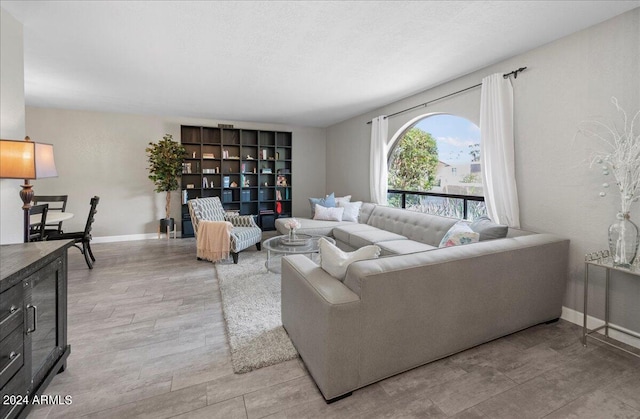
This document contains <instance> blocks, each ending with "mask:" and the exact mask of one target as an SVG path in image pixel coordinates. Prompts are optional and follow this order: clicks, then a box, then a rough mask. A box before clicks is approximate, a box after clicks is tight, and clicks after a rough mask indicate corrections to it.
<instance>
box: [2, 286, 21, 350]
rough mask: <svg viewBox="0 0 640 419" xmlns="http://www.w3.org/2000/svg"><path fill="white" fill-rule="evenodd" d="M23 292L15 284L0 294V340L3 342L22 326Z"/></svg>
mask: <svg viewBox="0 0 640 419" xmlns="http://www.w3.org/2000/svg"><path fill="white" fill-rule="evenodd" d="M23 295H24V290H23V287H22V284H16V285H14V286H13V287H11V288H9V289H8V290H6V291H5V292H3V293H2V294H0V340H3V339H4V338H6V337H7V336H9V334H10V333H11V332H12V331H13V329H15V328H16V327H18V326H22V324H23V323H22V322H23V316H24V312H23V310H22V301H23Z"/></svg>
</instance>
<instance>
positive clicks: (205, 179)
mask: <svg viewBox="0 0 640 419" xmlns="http://www.w3.org/2000/svg"><path fill="white" fill-rule="evenodd" d="M202 187H203V188H205V189H206V188H208V187H209V180H207V177H206V176H205V177H203V178H202Z"/></svg>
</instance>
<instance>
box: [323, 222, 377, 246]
mask: <svg viewBox="0 0 640 419" xmlns="http://www.w3.org/2000/svg"><path fill="white" fill-rule="evenodd" d="M356 231H379V229H377V228H375V227H371V226H370V225H368V224H360V223H350V224H344V223H343V224H341V225H339V226H336V227H334V229H333V237H335V239H336V240H339V241H341V242H344V243H349V236H350V235H351V233H354V232H356Z"/></svg>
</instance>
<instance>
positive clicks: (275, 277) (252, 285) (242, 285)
mask: <svg viewBox="0 0 640 419" xmlns="http://www.w3.org/2000/svg"><path fill="white" fill-rule="evenodd" d="M265 261H266V251H261V252H257V251H256V252H251V251H245V252H242V253H240V255H239V261H238V264H237V265H234V264H233V263H216V264H215V267H216V271H217V273H218V281H219V284H220V294H221V295H222V310H223V313H224V318H225V322H226V326H227V334H228V336H229V346H230V347H231V363H232V366H233V370H234V372H236V373H238V374H240V373H245V372H249V371H252V370H254V369H257V368H262V367H266V366H269V365H273V364H278V363H280V362H284V361H287V360H290V359H293V358H296V357H297V356H298V353H297V351H296V349H295V348H294V347H293V344H292V343H291V340H290V339H289V336H288V335H287V332H286V331H285V330H284V328H283V327H282V320H281V317H280V300H281V299H280V275H279V274H275V273H272V272H267V269H266V268H265V265H264V264H265Z"/></svg>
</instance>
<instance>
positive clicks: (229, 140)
mask: <svg viewBox="0 0 640 419" xmlns="http://www.w3.org/2000/svg"><path fill="white" fill-rule="evenodd" d="M180 131H181V143H182V145H183V146H184V147H185V149H186V150H187V158H186V159H185V163H184V164H185V166H184V169H183V173H182V203H183V205H186V201H187V200H189V199H194V198H204V197H212V196H217V197H219V198H220V201H221V202H222V205H223V206H224V208H225V210H227V211H234V212H238V213H240V214H242V215H256V216H258V222H259V223H260V221H261V220H262V218H263V216H264V218H265V220H266V219H268V218H270V219H273V218H275V217H286V216H291V213H292V207H291V202H292V189H291V185H292V171H291V168H292V161H293V137H292V133H291V132H283V131H264V130H248V129H239V128H222V127H218V128H214V127H196V126H186V125H183V126H181V127H180ZM184 214H185V212H184V211H183V219H182V237H192V236H193V229H192V228H191V229H190V228H189V225H190V220H189V219H188V218H187V217H185V216H184ZM186 214H188V211H187V212H186ZM262 227H263V229H273V223H270V226H269V227H270V228H269V227H268V226H267V225H266V223H265V225H262ZM190 231H191V235H189V232H190Z"/></svg>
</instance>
